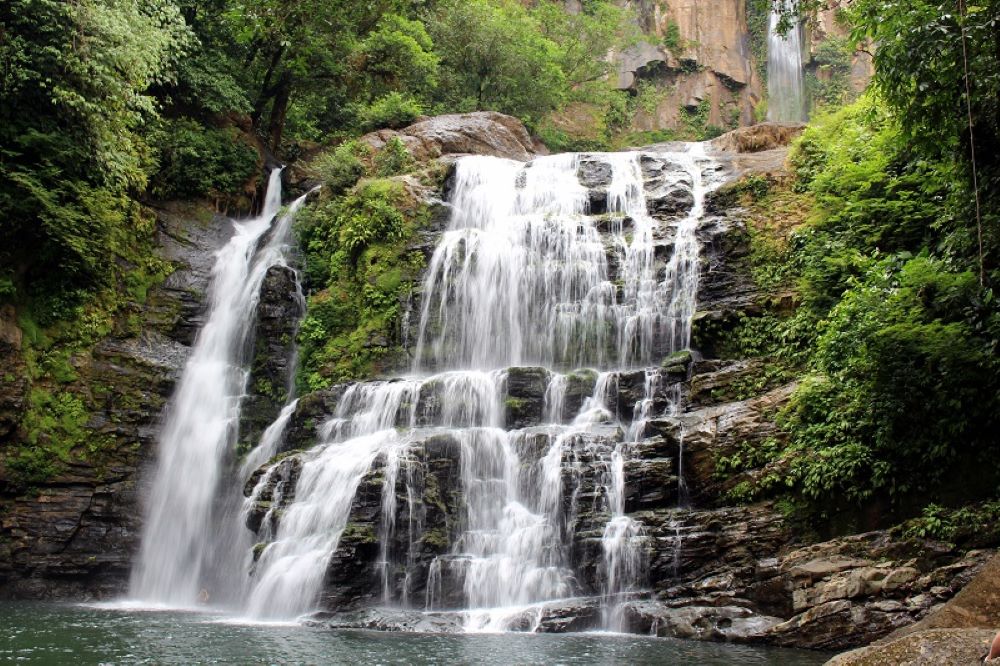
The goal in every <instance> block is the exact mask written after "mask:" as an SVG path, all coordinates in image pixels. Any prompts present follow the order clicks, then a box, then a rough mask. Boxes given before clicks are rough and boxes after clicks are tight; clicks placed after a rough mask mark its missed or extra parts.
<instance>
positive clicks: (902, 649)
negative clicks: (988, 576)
mask: <svg viewBox="0 0 1000 666" xmlns="http://www.w3.org/2000/svg"><path fill="white" fill-rule="evenodd" d="M995 635H996V632H995V631H991V630H987V629H928V630H925V631H920V632H917V633H914V634H910V635H908V636H904V637H902V638H897V639H895V640H893V641H891V642H889V643H887V644H885V645H877V646H872V647H866V648H861V649H859V650H854V651H853V652H848V653H846V654H842V655H838V656H836V657H834V658H833V659H831V660H830V661H828V662H827V663H826V664H827V666H942V665H944V664H947V665H948V666H979V665H980V664H982V663H984V662H983V656H984V655H986V654H987V652H988V651H989V647H990V643H991V642H992V641H993V637H994V636H995ZM995 661H996V660H995V659H994V660H993V661H991V662H986V663H988V664H991V663H993V662H995Z"/></svg>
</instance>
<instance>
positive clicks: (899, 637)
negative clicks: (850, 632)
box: [829, 556, 1000, 666]
mask: <svg viewBox="0 0 1000 666" xmlns="http://www.w3.org/2000/svg"><path fill="white" fill-rule="evenodd" d="M966 577H967V574H966ZM997 618H1000V557H997V556H995V557H993V558H992V559H990V560H989V562H987V563H986V565H985V566H983V567H982V568H981V569H979V571H978V573H976V575H975V577H973V578H972V580H971V581H970V582H968V583H967V584H966V585H965V586H964V587H962V590H961V591H960V592H959V593H958V594H957V595H956V596H955V597H954V598H953V599H951V600H950V601H948V602H947V603H945V604H941V605H938V606H936V607H935V609H934V610H933V611H932V612H931V613H929V614H928V615H927V616H926V617H925V618H924V619H922V620H920V621H919V622H917V623H915V624H911V625H909V626H906V627H903V628H901V629H898V630H897V631H895V632H893V633H892V634H890V635H889V636H888V637H887V638H885V639H883V640H880V641H878V642H876V643H875V644H874V645H871V646H869V647H866V648H861V649H859V650H854V651H852V652H847V653H845V654H842V655H839V656H837V657H834V658H833V659H831V660H830V662H829V664H830V665H831V666H867V665H869V664H885V663H894V664H914V665H916V664H927V665H928V666H930V664H978V663H981V662H980V659H981V657H982V656H983V655H984V654H986V651H987V648H988V647H989V645H990V644H991V643H992V641H993V637H994V636H995V635H996V629H997V627H998V625H1000V622H998V620H997Z"/></svg>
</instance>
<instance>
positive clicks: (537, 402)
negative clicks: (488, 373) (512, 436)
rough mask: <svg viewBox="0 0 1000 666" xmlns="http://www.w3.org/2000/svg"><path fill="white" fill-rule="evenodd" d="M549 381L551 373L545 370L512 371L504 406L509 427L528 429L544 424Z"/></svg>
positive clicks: (513, 369) (514, 369)
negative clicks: (543, 413)
mask: <svg viewBox="0 0 1000 666" xmlns="http://www.w3.org/2000/svg"><path fill="white" fill-rule="evenodd" d="M549 379H550V375H549V371H548V370H546V369H545V368H511V369H510V371H509V372H508V373H507V400H506V401H505V404H504V407H505V411H506V423H507V425H508V427H510V428H526V427H528V426H533V425H538V424H540V423H541V422H542V412H543V411H544V409H545V389H546V388H547V387H548V385H549Z"/></svg>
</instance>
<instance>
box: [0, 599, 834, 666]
mask: <svg viewBox="0 0 1000 666" xmlns="http://www.w3.org/2000/svg"><path fill="white" fill-rule="evenodd" d="M827 657H828V655H824V654H821V653H815V652H805V651H798V650H775V649H763V648H754V647H747V646H737V645H722V644H715V643H699V642H693V641H679V640H673V639H666V638H647V637H642V636H626V635H620V634H599V633H590V634H564V635H554V634H475V635H454V634H451V635H441V634H401V633H379V632H369V631H332V630H329V629H320V628H310V627H305V626H300V625H296V624H285V625H254V624H239V623H234V622H232V621H230V620H227V619H226V618H225V617H222V616H218V615H206V614H200V613H178V612H167V611H161V612H154V611H131V610H121V609H105V608H94V607H90V606H74V605H63V604H38V603H3V604H0V663H18V664H46V665H49V664H52V665H58V664H77V665H82V664H358V665H359V666H360V665H362V664H364V665H366V666H367V665H368V664H407V665H409V664H414V665H417V664H477V665H478V664H505V665H506V664H544V665H545V666H556V665H558V664H630V665H635V666H642V665H646V664H648V665H653V664H656V665H657V666H674V665H680V664H699V665H703V666H715V665H720V666H721V665H722V664H726V665H732V664H741V665H746V664H760V665H761V666H764V665H772V664H773V665H777V664H782V665H783V666H813V665H814V664H815V665H818V664H822V663H823V662H824V661H825V660H826V659H827Z"/></svg>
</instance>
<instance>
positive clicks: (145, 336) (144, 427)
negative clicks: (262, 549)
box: [0, 206, 232, 599]
mask: <svg viewBox="0 0 1000 666" xmlns="http://www.w3.org/2000/svg"><path fill="white" fill-rule="evenodd" d="M156 214H157V232H156V246H157V254H158V255H159V257H160V258H161V259H163V260H165V261H167V262H169V263H170V264H171V265H172V266H173V268H174V270H173V272H172V273H171V274H170V275H169V276H168V277H167V278H166V280H165V281H164V282H163V284H161V285H160V286H158V287H155V288H154V289H152V290H151V291H150V293H149V295H148V298H146V300H145V303H144V305H143V306H142V307H141V310H140V313H139V315H138V317H139V318H140V319H141V322H142V323H141V326H140V331H141V332H140V333H139V334H128V333H125V332H122V331H117V332H113V333H112V334H111V335H110V336H109V337H108V338H106V339H104V340H103V341H101V342H99V343H98V344H97V345H96V346H95V347H94V348H93V349H92V350H90V351H89V352H88V353H81V354H77V355H74V356H73V357H72V358H71V360H70V363H71V365H72V367H73V370H74V373H75V374H76V375H77V378H76V379H75V380H74V381H72V382H69V383H66V384H61V385H59V386H55V387H40V386H30V382H29V381H28V380H27V379H26V375H25V374H24V373H25V359H24V350H23V349H22V347H21V345H20V339H21V335H20V333H21V332H20V330H19V329H18V328H17V324H16V323H15V321H14V318H13V316H12V313H9V312H8V313H5V314H4V316H3V319H2V320H0V322H2V326H0V369H2V370H0V372H2V373H9V374H10V375H11V376H12V377H16V381H11V382H7V381H5V382H4V385H3V390H2V391H0V597H26V598H73V599H91V598H95V597H96V598H100V597H106V596H109V595H112V594H117V593H120V592H122V591H123V589H124V586H125V584H126V582H127V580H128V573H129V569H130V567H131V558H132V553H133V551H134V549H135V547H136V545H137V539H138V537H139V534H140V529H141V520H142V510H141V505H140V496H141V493H140V492H139V490H140V488H139V484H140V482H141V480H142V474H141V471H142V468H143V467H144V465H145V464H146V463H147V462H148V461H149V460H151V458H152V456H153V454H154V452H155V446H156V435H157V431H158V428H159V421H160V414H161V412H162V410H163V408H164V406H165V405H166V402H167V400H168V399H169V397H170V395H171V393H172V392H173V387H174V383H175V382H176V380H177V378H178V377H179V375H180V372H181V369H182V368H183V365H184V362H185V360H186V358H187V355H188V353H189V349H190V345H191V343H192V342H193V340H194V337H195V335H196V334H197V331H198V329H199V328H200V327H201V325H202V324H203V323H204V322H203V314H204V307H203V305H204V296H205V292H206V290H207V287H208V282H209V279H210V277H211V271H212V266H213V263H214V253H215V251H216V250H217V249H218V248H219V247H221V246H222V245H223V244H224V243H225V242H226V240H227V238H228V236H229V234H230V233H231V231H232V225H231V224H230V223H229V222H228V221H227V220H226V219H224V218H222V217H218V216H212V215H210V214H208V213H207V212H206V211H202V210H194V209H189V208H186V207H183V208H178V207H173V206H171V207H168V208H165V209H161V210H157V211H156ZM7 315H11V316H7ZM39 389H42V390H45V391H51V392H52V394H53V395H55V396H57V399H60V398H63V397H64V396H65V397H66V399H70V398H71V399H73V400H78V401H79V404H80V405H82V407H83V408H84V409H85V410H86V417H85V418H86V421H85V423H84V424H83V425H82V444H81V445H80V446H77V447H74V448H72V449H71V450H69V451H68V452H67V453H66V456H65V460H63V461H61V464H60V466H59V468H58V469H57V470H56V472H55V473H54V474H52V475H50V476H48V478H45V479H44V480H40V481H37V480H36V481H35V482H33V483H32V484H31V487H30V488H29V489H27V490H26V491H25V490H24V489H23V488H20V487H18V486H17V484H15V483H14V482H13V477H14V475H13V474H12V470H11V465H10V463H11V456H12V454H13V453H15V452H16V451H17V450H18V449H19V448H20V449H24V448H25V447H26V446H27V444H26V441H27V439H28V438H29V436H30V435H29V434H28V433H27V432H26V428H25V424H24V422H23V419H24V410H25V409H26V406H27V401H28V400H29V399H31V397H30V393H31V392H32V391H37V390H39Z"/></svg>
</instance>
